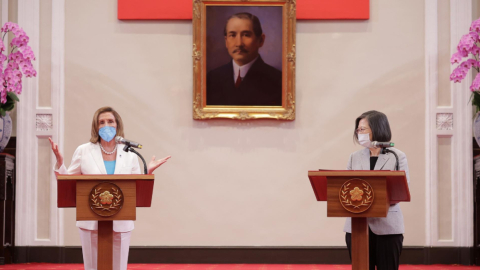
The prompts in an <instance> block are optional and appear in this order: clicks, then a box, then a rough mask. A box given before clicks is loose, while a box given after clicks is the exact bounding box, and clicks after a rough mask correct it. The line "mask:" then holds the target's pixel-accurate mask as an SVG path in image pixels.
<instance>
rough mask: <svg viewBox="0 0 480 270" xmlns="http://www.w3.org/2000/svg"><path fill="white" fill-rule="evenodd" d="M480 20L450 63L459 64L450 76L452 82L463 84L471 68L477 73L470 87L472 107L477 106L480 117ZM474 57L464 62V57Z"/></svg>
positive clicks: (475, 22) (473, 25)
mask: <svg viewBox="0 0 480 270" xmlns="http://www.w3.org/2000/svg"><path fill="white" fill-rule="evenodd" d="M479 35H480V19H477V20H476V21H474V22H472V25H471V26H470V31H469V33H468V34H466V35H463V36H462V38H461V39H460V42H459V43H458V46H457V52H456V53H454V54H453V55H452V58H451V59H450V62H451V63H452V65H453V64H456V63H457V64H459V65H458V66H457V67H456V68H455V69H454V70H453V72H452V74H450V81H454V82H456V83H458V82H461V81H462V80H463V79H464V78H465V76H467V73H468V71H469V70H470V68H473V69H475V70H476V71H477V75H476V76H475V79H474V80H473V82H472V85H471V86H470V90H471V91H472V97H471V100H472V105H473V106H475V112H476V113H477V115H478V112H479V111H480V62H479V55H480V47H479V45H480V44H479V42H480V36H479ZM470 54H471V55H472V57H473V58H470V59H466V60H465V61H462V60H463V58H464V57H469V55H470Z"/></svg>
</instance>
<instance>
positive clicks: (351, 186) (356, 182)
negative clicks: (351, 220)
mask: <svg viewBox="0 0 480 270" xmlns="http://www.w3.org/2000/svg"><path fill="white" fill-rule="evenodd" d="M372 203H373V188H372V186H370V184H369V183H368V182H367V181H364V180H361V179H351V180H348V181H347V182H345V183H344V184H343V185H342V187H341V188H340V204H341V205H342V206H343V208H345V210H347V211H348V212H352V213H357V214H358V213H362V212H365V211H367V210H368V208H370V206H372Z"/></svg>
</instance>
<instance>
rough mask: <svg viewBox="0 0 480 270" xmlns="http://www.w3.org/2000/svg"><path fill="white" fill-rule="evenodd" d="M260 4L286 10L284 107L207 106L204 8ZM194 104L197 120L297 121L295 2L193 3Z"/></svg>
mask: <svg viewBox="0 0 480 270" xmlns="http://www.w3.org/2000/svg"><path fill="white" fill-rule="evenodd" d="M217 2H218V5H219V6H225V5H233V6H241V5H246V6H249V5H258V4H261V6H269V5H272V6H279V4H280V5H282V8H283V25H284V26H283V27H284V28H283V40H284V43H283V45H282V46H283V51H284V53H283V55H282V57H283V69H282V73H283V79H282V85H283V89H282V91H283V104H282V106H207V105H206V104H207V103H206V96H207V95H206V91H207V89H206V71H205V70H204V67H206V61H207V59H206V58H207V57H206V55H203V54H205V53H204V52H205V51H206V49H205V46H206V44H207V43H206V20H207V18H205V14H206V12H205V8H207V5H206V4H208V7H211V6H215V5H216V4H215V3H217ZM192 22H193V49H192V61H193V72H194V74H193V80H194V82H193V102H192V111H193V119H195V120H210V119H217V118H224V119H234V120H255V119H276V120H288V121H293V120H295V110H296V107H295V66H296V46H295V35H296V31H295V29H296V27H295V24H296V0H193V20H192Z"/></svg>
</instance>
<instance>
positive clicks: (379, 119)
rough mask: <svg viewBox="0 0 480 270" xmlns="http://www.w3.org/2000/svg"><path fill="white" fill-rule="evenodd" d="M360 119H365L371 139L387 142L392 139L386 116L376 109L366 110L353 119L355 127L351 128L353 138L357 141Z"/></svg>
mask: <svg viewBox="0 0 480 270" xmlns="http://www.w3.org/2000/svg"><path fill="white" fill-rule="evenodd" d="M362 119H367V121H368V125H369V126H370V129H371V130H372V141H377V142H389V141H390V140H391V139H392V131H391V130H390V124H389V123H388V119H387V116H386V115H385V114H384V113H381V112H377V111H368V112H364V113H362V115H360V116H359V117H357V119H355V129H354V130H353V140H354V141H355V142H357V143H358V135H357V128H358V123H359V122H360V120H362Z"/></svg>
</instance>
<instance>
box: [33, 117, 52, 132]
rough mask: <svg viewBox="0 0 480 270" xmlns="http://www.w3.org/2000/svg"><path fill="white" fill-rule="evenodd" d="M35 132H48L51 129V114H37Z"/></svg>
mask: <svg viewBox="0 0 480 270" xmlns="http://www.w3.org/2000/svg"><path fill="white" fill-rule="evenodd" d="M36 122H37V123H36V126H37V131H50V130H52V129H53V123H52V115H51V114H37V119H36Z"/></svg>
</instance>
